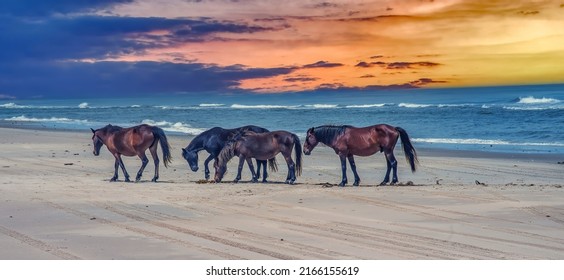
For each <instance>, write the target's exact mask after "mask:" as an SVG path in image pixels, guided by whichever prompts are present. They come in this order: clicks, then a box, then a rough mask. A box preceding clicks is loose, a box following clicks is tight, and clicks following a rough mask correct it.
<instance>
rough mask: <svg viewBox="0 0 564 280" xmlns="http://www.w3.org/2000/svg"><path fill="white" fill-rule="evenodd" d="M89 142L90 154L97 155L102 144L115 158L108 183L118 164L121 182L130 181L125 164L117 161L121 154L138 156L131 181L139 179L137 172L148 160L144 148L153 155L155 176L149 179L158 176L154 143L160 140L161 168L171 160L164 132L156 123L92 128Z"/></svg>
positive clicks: (116, 172) (113, 180)
mask: <svg viewBox="0 0 564 280" xmlns="http://www.w3.org/2000/svg"><path fill="white" fill-rule="evenodd" d="M90 130H92V133H93V135H92V142H93V146H94V151H93V153H94V155H95V156H98V155H100V148H101V147H102V146H103V145H106V147H107V148H108V150H109V151H110V153H112V155H113V156H114V157H115V159H116V161H115V164H114V176H113V177H112V178H111V179H110V182H115V181H116V180H117V179H118V166H120V167H121V170H122V171H123V175H124V177H125V182H131V181H130V180H129V174H128V173H127V171H126V170H125V165H124V164H123V161H122V160H121V156H122V155H124V156H129V157H132V156H138V157H139V158H140V159H141V162H142V165H141V168H140V169H139V171H138V172H137V176H136V177H135V182H138V181H139V180H141V175H142V174H143V170H144V169H145V167H146V166H147V163H149V159H147V156H146V155H145V151H146V150H147V149H149V151H150V152H151V156H152V157H153V162H154V163H155V176H154V177H153V179H152V180H151V181H153V182H156V181H157V179H159V156H158V155H157V144H158V143H159V142H160V143H161V149H162V151H163V163H164V166H165V167H168V164H169V163H170V162H171V159H172V158H171V154H170V146H169V144H168V140H167V138H166V135H165V133H164V131H163V130H162V129H161V128H159V127H156V126H150V125H147V124H142V125H138V126H134V127H129V128H123V127H119V126H115V125H111V124H108V125H107V126H105V127H103V128H100V129H96V130H94V129H92V128H90Z"/></svg>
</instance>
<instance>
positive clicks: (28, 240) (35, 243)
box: [0, 226, 81, 260]
mask: <svg viewBox="0 0 564 280" xmlns="http://www.w3.org/2000/svg"><path fill="white" fill-rule="evenodd" d="M0 233H2V234H4V235H6V236H9V237H11V238H14V239H16V240H18V241H20V242H22V243H24V244H27V245H29V246H31V247H33V248H36V249H39V250H41V251H43V252H46V253H49V254H51V255H53V256H55V257H58V258H61V259H64V260H80V259H81V258H80V257H78V256H75V255H73V254H71V253H69V252H66V251H64V250H61V249H59V248H56V247H54V246H52V245H50V244H48V243H45V242H43V241H41V240H37V239H34V238H32V237H30V236H28V235H25V234H23V233H21V232H17V231H15V230H12V229H9V228H6V227H3V226H0Z"/></svg>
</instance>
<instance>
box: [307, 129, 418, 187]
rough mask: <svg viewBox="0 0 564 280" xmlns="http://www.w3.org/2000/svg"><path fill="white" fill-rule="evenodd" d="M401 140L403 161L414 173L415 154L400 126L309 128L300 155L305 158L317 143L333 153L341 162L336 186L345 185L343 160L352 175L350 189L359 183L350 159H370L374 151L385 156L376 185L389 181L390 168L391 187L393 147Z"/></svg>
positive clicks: (395, 179)
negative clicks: (384, 170) (381, 175)
mask: <svg viewBox="0 0 564 280" xmlns="http://www.w3.org/2000/svg"><path fill="white" fill-rule="evenodd" d="M398 138H401V142H402V146H403V151H404V153H405V158H406V160H407V162H408V163H409V164H410V166H411V171H412V172H415V169H416V168H415V164H416V163H417V162H418V161H417V153H416V152H415V148H414V147H413V145H412V144H411V141H410V140H409V136H408V135H407V132H406V131H405V130H403V129H402V128H401V127H393V126H390V125H387V124H379V125H373V126H368V127H361V128H357V127H353V126H349V125H344V126H332V125H325V126H318V127H312V128H310V129H309V130H308V131H307V136H306V141H305V143H304V154H306V155H309V154H311V151H313V149H314V148H315V146H316V145H317V144H318V143H319V142H321V143H323V144H325V145H327V146H329V147H331V148H333V149H334V150H335V153H336V154H337V155H339V158H340V159H341V171H342V173H343V175H342V180H341V183H340V184H339V186H341V187H342V186H344V185H346V184H347V161H346V159H347V158H348V159H349V163H350V165H351V169H352V171H353V173H354V184H353V185H354V186H358V185H359V184H360V177H359V176H358V173H356V165H355V163H354V156H355V155H357V156H371V155H373V154H375V153H376V152H384V155H385V156H386V163H387V167H388V169H387V171H386V177H384V181H382V183H380V185H385V184H387V183H388V182H389V181H390V171H391V170H392V169H393V171H394V174H393V177H392V183H391V184H392V185H395V184H396V183H397V182H398V176H397V167H398V165H397V161H396V157H395V156H394V148H395V146H396V143H397V141H398Z"/></svg>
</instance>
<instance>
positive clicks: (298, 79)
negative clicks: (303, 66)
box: [284, 77, 319, 83]
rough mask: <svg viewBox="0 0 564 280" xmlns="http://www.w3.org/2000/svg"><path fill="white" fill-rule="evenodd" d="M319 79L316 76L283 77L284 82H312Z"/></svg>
mask: <svg viewBox="0 0 564 280" xmlns="http://www.w3.org/2000/svg"><path fill="white" fill-rule="evenodd" d="M317 80H319V79H318V78H313V77H290V78H286V79H284V81H285V82H291V83H293V82H313V81H317Z"/></svg>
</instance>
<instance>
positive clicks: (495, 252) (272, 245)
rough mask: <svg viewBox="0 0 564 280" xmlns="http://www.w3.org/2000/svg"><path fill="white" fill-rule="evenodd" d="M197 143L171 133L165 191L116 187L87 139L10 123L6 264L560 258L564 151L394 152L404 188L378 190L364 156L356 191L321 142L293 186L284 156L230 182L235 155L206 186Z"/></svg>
mask: <svg viewBox="0 0 564 280" xmlns="http://www.w3.org/2000/svg"><path fill="white" fill-rule="evenodd" d="M190 139H191V138H189V137H186V136H185V137H180V136H169V141H170V143H171V146H172V153H173V162H172V164H171V166H169V167H168V168H164V167H162V166H161V174H160V182H158V183H152V182H150V179H151V178H152V176H153V165H152V161H151V162H150V163H149V165H148V166H147V168H146V170H145V173H144V176H143V179H142V181H141V182H138V183H125V182H123V181H122V180H123V175H122V174H121V172H120V181H119V182H114V183H110V182H109V178H110V177H111V176H112V174H113V157H112V156H111V155H110V153H109V152H108V151H107V150H106V148H105V147H103V148H102V152H101V155H100V156H99V157H95V156H94V155H93V154H92V146H91V133H90V131H89V130H85V131H84V132H69V131H47V130H33V129H17V128H0V143H1V145H2V146H1V149H0V198H1V200H2V201H1V203H0V247H1V248H2V250H1V251H0V259H12V260H14V259H15V260H18V259H40V260H46V259H88V260H91V259H441V260H442V259H564V189H563V188H562V187H563V186H564V164H558V162H562V161H564V155H562V154H560V155H557V154H555V155H535V154H492V153H485V152H484V153H481V152H456V151H439V150H436V151H434V150H418V152H419V160H420V166H419V170H418V171H417V172H416V173H411V172H410V171H409V168H408V165H407V163H406V162H405V160H404V158H403V152H402V151H401V149H400V148H399V147H397V148H396V155H397V157H398V160H399V164H398V166H399V167H398V169H399V179H400V181H401V183H402V184H403V185H402V186H380V187H379V186H377V185H378V183H379V182H380V181H381V180H382V178H383V176H384V172H385V161H384V158H383V155H382V154H377V155H374V156H372V157H369V158H359V157H357V159H356V162H357V166H358V171H359V174H360V176H361V179H362V182H361V186H360V187H352V186H350V185H349V186H348V187H346V188H339V187H337V186H331V185H330V184H325V183H332V184H336V183H338V182H339V181H340V168H339V161H338V158H337V156H336V155H335V154H334V152H333V151H332V150H331V149H329V148H327V147H323V146H319V147H317V148H316V149H315V150H314V151H313V153H312V155H311V156H304V169H303V174H302V176H301V177H298V179H297V184H296V185H292V186H290V185H286V184H283V183H281V182H283V181H284V179H285V177H286V170H287V169H286V165H285V163H284V160H283V158H282V157H281V156H279V158H278V163H279V171H278V172H277V173H272V174H270V178H269V179H270V181H271V183H268V184H260V183H259V184H253V183H249V180H250V173H249V171H248V169H247V168H246V167H245V169H244V171H243V179H242V182H240V183H238V184H233V183H231V180H232V179H233V178H234V177H235V171H236V168H235V164H236V160H232V161H231V162H230V164H229V170H228V173H227V174H226V176H225V178H224V182H223V183H220V184H199V183H198V181H199V180H201V179H203V177H204V175H203V168H202V164H203V158H205V157H204V156H203V155H202V154H201V155H200V170H199V171H198V172H197V173H194V172H192V171H190V170H189V168H188V165H187V163H186V161H185V160H184V159H183V158H182V157H181V148H183V147H185V146H186V145H187V144H188V143H189V141H190ZM415 146H416V148H417V145H415ZM160 154H161V150H160V148H159V155H160ZM124 162H125V165H126V167H127V169H128V171H129V173H130V174H135V173H136V172H137V169H138V168H139V166H140V165H141V162H140V160H139V159H138V158H130V157H124ZM212 174H213V171H212ZM351 178H352V172H350V170H349V182H352V180H351ZM410 182H411V183H410Z"/></svg>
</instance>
